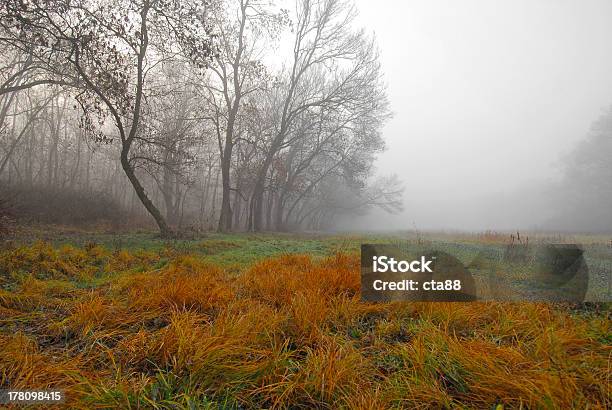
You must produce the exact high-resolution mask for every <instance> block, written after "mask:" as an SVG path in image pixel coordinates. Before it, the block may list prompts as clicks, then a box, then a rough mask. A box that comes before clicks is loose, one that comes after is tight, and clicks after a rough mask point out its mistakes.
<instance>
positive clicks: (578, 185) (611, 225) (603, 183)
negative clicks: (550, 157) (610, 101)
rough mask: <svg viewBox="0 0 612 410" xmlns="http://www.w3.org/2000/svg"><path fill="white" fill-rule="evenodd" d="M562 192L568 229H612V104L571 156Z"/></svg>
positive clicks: (568, 158) (560, 200)
mask: <svg viewBox="0 0 612 410" xmlns="http://www.w3.org/2000/svg"><path fill="white" fill-rule="evenodd" d="M560 191H561V195H560V197H559V203H558V204H557V208H558V209H560V210H562V221H560V224H561V225H563V227H564V228H568V229H572V230H576V229H578V230H590V231H603V230H607V231H612V106H611V107H609V108H608V109H607V110H606V111H605V112H604V113H603V115H602V116H601V117H600V118H599V119H598V120H597V121H595V122H594V123H593V126H592V127H591V131H590V132H589V134H588V136H587V138H586V139H584V140H583V141H581V142H580V143H579V144H578V145H577V146H576V147H575V148H574V150H573V151H572V152H571V153H570V155H568V156H567V158H566V161H565V178H564V180H563V183H562V186H561V190H560Z"/></svg>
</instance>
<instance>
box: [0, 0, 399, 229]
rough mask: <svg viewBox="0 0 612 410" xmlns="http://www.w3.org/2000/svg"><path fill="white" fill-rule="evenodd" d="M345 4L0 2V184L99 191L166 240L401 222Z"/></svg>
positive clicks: (366, 51) (381, 93) (371, 87)
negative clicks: (378, 166) (192, 233)
mask: <svg viewBox="0 0 612 410" xmlns="http://www.w3.org/2000/svg"><path fill="white" fill-rule="evenodd" d="M355 18H356V10H355V7H354V5H353V4H352V3H350V2H348V1H344V0H298V1H297V2H296V3H295V6H294V7H293V8H292V9H283V8H280V7H277V6H275V5H274V4H271V3H269V2H260V1H257V0H227V1H219V0H210V1H202V0H181V1H175V0H39V1H24V0H5V1H4V2H3V3H2V5H0V51H1V53H2V54H1V56H0V149H1V151H0V180H1V181H2V183H3V184H9V185H10V184H18V185H20V186H27V187H33V188H34V187H36V186H44V187H46V188H49V187H52V188H53V189H57V190H61V189H67V188H69V189H73V190H74V189H76V190H82V191H91V190H97V191H104V192H105V193H107V194H108V195H111V196H112V197H113V198H115V199H116V200H117V201H119V202H120V203H121V204H122V206H123V207H124V208H128V209H131V210H133V211H137V212H146V214H147V215H150V217H152V218H153V220H154V221H155V223H156V224H157V226H158V228H159V230H160V233H161V234H162V235H163V236H169V235H172V234H174V232H175V231H176V230H178V229H182V228H184V227H186V226H196V227H197V228H198V229H217V230H219V231H231V230H251V231H261V230H295V229H314V230H319V229H325V228H327V227H330V226H331V225H333V222H334V220H335V219H336V218H337V217H338V216H340V215H359V214H361V213H363V212H365V211H367V210H368V209H370V208H372V207H381V208H383V209H385V210H387V211H389V212H394V211H397V210H399V209H400V208H401V196H402V187H401V183H400V182H399V181H398V180H397V179H396V178H395V177H393V176H388V177H378V178H374V174H375V173H374V171H375V170H374V162H375V159H376V155H377V154H378V153H380V152H381V151H382V150H383V149H384V140H383V137H382V128H383V126H384V124H385V122H386V121H387V120H388V119H389V118H390V115H391V114H390V110H389V103H388V100H387V96H386V92H385V86H384V82H383V76H382V71H381V67H380V61H379V55H378V51H377V47H376V43H375V41H374V39H373V38H372V37H371V36H369V35H368V34H366V32H365V31H364V30H362V29H358V28H357V27H356V24H355Z"/></svg>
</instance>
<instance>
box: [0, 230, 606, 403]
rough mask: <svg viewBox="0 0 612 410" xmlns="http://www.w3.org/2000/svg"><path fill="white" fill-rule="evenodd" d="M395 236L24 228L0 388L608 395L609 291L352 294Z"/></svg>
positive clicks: (11, 265) (6, 256) (79, 398)
mask: <svg viewBox="0 0 612 410" xmlns="http://www.w3.org/2000/svg"><path fill="white" fill-rule="evenodd" d="M453 238H454V240H456V241H461V242H462V243H463V244H465V246H466V249H472V248H474V247H476V248H478V247H482V246H485V245H487V244H490V243H496V242H499V241H503V240H504V238H502V237H501V235H500V236H497V235H492V234H483V235H465V236H458V235H455V236H454V237H453ZM397 239H398V236H394V237H389V236H383V235H377V236H372V235H370V236H363V235H335V236H332V235H329V236H321V235H290V234H274V235H273V234H257V235H255V234H210V235H207V236H205V237H197V238H190V239H183V240H173V241H168V240H162V239H159V238H157V237H156V236H155V235H154V234H151V233H147V232H142V233H129V234H128V233H125V234H112V233H106V234H105V233H100V232H82V231H70V230H53V231H48V230H45V231H36V232H29V233H25V234H21V235H20V236H19V237H18V238H15V239H14V240H12V241H7V242H5V243H4V244H3V245H2V247H1V249H0V345H1V346H2V354H1V355H0V388H8V387H11V388H24V389H25V388H30V389H32V388H49V389H51V388H54V389H62V390H64V392H65V394H66V400H67V401H66V402H65V403H64V405H63V406H65V407H70V408H83V409H85V408H132V409H135V408H160V409H161V408H187V409H190V408H209V409H251V408H280V409H284V408H293V409H297V408H329V409H337V408H355V409H383V408H410V409H412V408H494V409H496V410H500V409H504V408H550V409H556V408H564V409H565V408H580V409H582V408H602V409H603V408H609V407H610V405H611V404H612V395H611V388H610V376H611V367H610V366H611V353H612V349H611V344H612V337H611V336H610V335H611V332H610V308H609V304H582V305H574V304H572V305H570V304H554V305H553V304H544V303H501V302H475V303H378V304H374V303H364V302H361V301H360V295H359V289H360V269H359V254H358V251H359V244H360V243H362V242H374V243H376V242H380V243H385V242H388V241H393V240H397ZM404 239H405V238H404ZM448 239H449V238H448V237H445V236H444V235H441V236H436V235H430V236H429V237H427V238H425V239H424V238H422V237H421V236H420V235H416V236H415V235H409V238H408V240H414V241H423V240H428V241H432V242H436V241H437V242H440V241H445V240H448ZM582 239H583V241H584V242H588V243H589V244H591V245H592V246H594V247H595V248H596V249H600V248H601V249H600V250H602V252H603V250H604V249H605V246H606V242H605V241H606V240H605V239H604V238H598V237H588V238H582Z"/></svg>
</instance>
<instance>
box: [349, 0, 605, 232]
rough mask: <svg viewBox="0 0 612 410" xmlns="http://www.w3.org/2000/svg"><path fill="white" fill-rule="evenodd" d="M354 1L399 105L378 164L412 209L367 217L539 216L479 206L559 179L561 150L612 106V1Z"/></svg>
mask: <svg viewBox="0 0 612 410" xmlns="http://www.w3.org/2000/svg"><path fill="white" fill-rule="evenodd" d="M357 6H358V8H359V11H360V23H361V24H362V25H363V26H365V27H366V28H367V29H368V30H371V31H374V32H375V34H376V37H377V39H378V43H379V47H380V50H381V54H382V64H383V69H384V72H385V75H386V81H387V84H388V93H389V96H390V100H391V108H392V110H393V111H394V113H395V117H394V119H393V120H391V121H390V122H389V124H388V125H387V126H386V128H385V131H384V133H385V137H386V140H387V142H388V150H387V152H386V153H385V154H383V155H382V156H381V157H380V160H379V162H378V169H379V172H380V173H382V174H388V173H396V174H398V175H399V176H400V177H401V178H402V179H403V180H404V181H405V183H406V187H407V195H406V200H405V203H406V211H405V212H404V214H402V215H400V216H395V217H388V216H384V215H381V214H379V213H375V214H374V215H372V216H371V217H370V218H368V221H367V226H372V222H374V221H376V222H378V224H380V227H382V228H387V227H407V228H409V227H412V224H413V221H414V222H415V223H416V224H417V225H418V226H419V227H420V228H443V227H444V228H449V229H452V228H458V229H462V228H465V229H487V228H493V229H495V228H500V229H504V228H511V227H514V225H520V224H530V223H531V220H530V219H529V218H527V219H526V218H518V219H516V218H515V220H509V219H504V218H506V216H504V215H506V213H504V212H502V211H503V210H500V212H499V213H497V212H494V211H493V212H488V213H486V212H485V213H484V214H483V209H481V208H482V207H484V208H491V207H493V206H496V205H495V204H496V203H495V201H493V202H491V203H490V204H487V203H486V202H487V201H488V200H489V199H490V198H492V197H496V196H500V195H504V196H505V197H506V198H510V199H514V200H517V199H518V198H513V195H514V194H515V193H518V192H519V191H521V190H523V189H528V188H529V187H530V186H533V185H535V184H538V183H542V182H545V181H547V180H551V179H554V178H555V177H557V176H558V173H559V169H560V159H561V158H562V157H563V155H564V154H565V153H567V152H568V151H569V150H570V149H571V148H572V146H573V144H575V143H576V142H577V141H579V140H580V139H582V138H584V137H585V134H586V132H587V131H588V129H589V126H590V123H591V122H592V121H593V120H594V119H596V118H597V117H598V115H599V114H600V112H601V110H602V109H603V108H604V107H606V106H608V105H609V104H611V103H612V1H610V0H583V1H578V0H574V1H569V0H506V1H491V0H481V1H475V0H459V1H458V0H448V1H439V0H408V1H391V0H387V1H372V0H358V1H357ZM411 192H412V193H413V195H416V197H415V196H411V195H410V193H411ZM517 195H518V194H517ZM497 199H499V198H497ZM489 211H491V210H490V209H489ZM532 216H533V215H532ZM542 217H545V215H543V216H542ZM356 227H358V226H356Z"/></svg>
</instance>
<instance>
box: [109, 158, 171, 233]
mask: <svg viewBox="0 0 612 410" xmlns="http://www.w3.org/2000/svg"><path fill="white" fill-rule="evenodd" d="M126 148H127V149H126ZM128 151H129V147H124V148H123V149H122V150H121V166H122V168H123V171H124V172H125V175H127V177H128V179H129V180H130V183H131V184H132V186H133V187H134V191H136V195H137V196H138V199H140V202H142V204H143V205H144V207H145V208H146V210H147V212H149V214H150V215H151V216H152V217H153V219H155V223H157V226H158V227H159V233H160V234H161V236H162V237H163V238H168V237H171V236H172V230H171V229H170V228H169V227H168V224H167V223H166V220H165V219H164V217H163V216H162V214H161V213H160V212H159V209H157V207H156V206H155V205H154V204H153V202H151V200H150V199H149V197H148V196H147V193H146V192H145V190H144V187H143V186H142V184H141V183H140V181H139V180H138V177H136V174H135V173H134V169H133V168H132V166H131V165H130V161H129V159H128Z"/></svg>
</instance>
